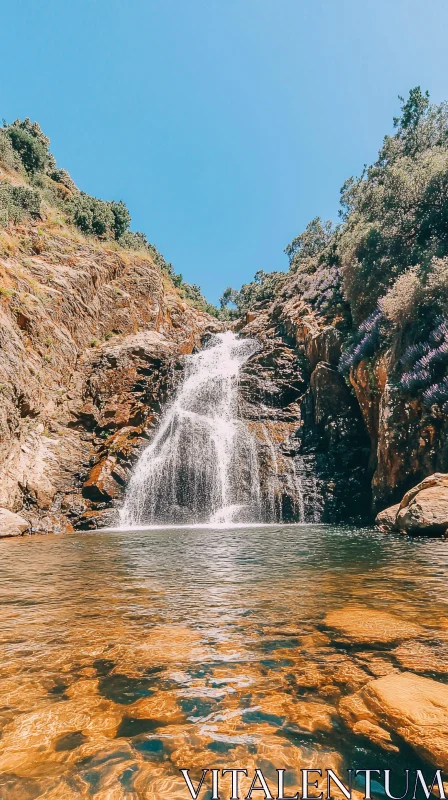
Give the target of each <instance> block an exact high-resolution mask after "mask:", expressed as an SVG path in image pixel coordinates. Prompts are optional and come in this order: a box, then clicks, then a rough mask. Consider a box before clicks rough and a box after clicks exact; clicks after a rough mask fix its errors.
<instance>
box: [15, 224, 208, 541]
mask: <svg viewBox="0 0 448 800" xmlns="http://www.w3.org/2000/svg"><path fill="white" fill-rule="evenodd" d="M1 237H2V240H1V248H2V249H1V257H0V391H1V394H2V402H1V404H0V439H1V442H2V447H1V451H0V507H3V508H6V509H8V510H9V511H11V512H20V515H21V517H25V518H26V520H28V522H29V525H30V528H31V530H33V529H34V530H42V531H61V530H71V529H72V526H75V527H77V528H88V527H97V526H99V525H100V524H104V522H105V521H107V519H110V518H111V517H110V507H111V505H112V504H113V501H114V500H115V499H116V498H117V497H118V496H119V494H120V492H121V490H122V487H123V485H124V484H125V482H126V479H127V472H128V469H129V466H130V464H131V463H132V460H133V457H134V454H135V453H136V452H138V450H139V448H140V447H141V446H142V443H144V441H145V439H146V438H147V437H148V435H149V431H150V429H151V427H152V426H153V425H154V423H155V421H156V420H157V417H158V414H159V411H160V405H161V403H162V402H163V399H164V397H165V396H166V391H167V386H168V384H169V381H170V379H171V376H172V374H173V372H174V373H175V371H176V366H177V365H178V362H179V358H181V356H182V355H183V354H185V353H189V352H191V351H192V349H193V348H194V347H196V346H198V345H200V342H201V339H202V337H203V336H204V335H205V334H207V333H209V332H210V331H212V330H217V329H219V328H220V323H218V322H217V320H216V319H214V318H213V317H210V316H209V315H208V314H206V313H203V312H201V311H198V310H196V309H195V308H193V307H192V306H191V305H189V304H188V303H187V302H186V301H185V300H184V299H182V298H181V297H180V295H179V293H178V291H177V290H176V289H175V287H174V286H173V284H172V282H171V280H170V279H169V277H168V276H167V275H165V274H164V273H163V272H162V271H161V269H160V268H159V267H158V266H157V265H156V264H155V263H154V260H153V259H152V258H151V256H150V254H147V255H146V254H143V253H136V252H134V251H126V250H123V249H121V248H118V247H113V246H111V245H106V244H103V243H101V242H100V241H95V240H94V239H93V238H92V239H87V238H85V237H83V236H82V235H81V234H78V233H76V232H74V231H73V230H72V229H70V228H68V227H67V228H64V227H63V226H61V225H60V224H59V223H54V222H53V221H52V219H51V216H50V215H44V216H43V217H42V218H41V219H39V220H35V221H28V222H27V223H23V224H19V225H15V226H11V225H9V226H8V228H7V229H5V230H4V231H3V232H2V234H1ZM108 509H109V511H108V514H109V516H108V514H107V513H105V512H106V511H107V510H108ZM17 530H18V531H20V532H21V531H23V519H22V523H21V525H18V527H17Z"/></svg>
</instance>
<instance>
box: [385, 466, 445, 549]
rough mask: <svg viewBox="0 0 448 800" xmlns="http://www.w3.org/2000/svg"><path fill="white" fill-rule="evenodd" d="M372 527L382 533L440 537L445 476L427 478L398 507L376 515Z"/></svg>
mask: <svg viewBox="0 0 448 800" xmlns="http://www.w3.org/2000/svg"><path fill="white" fill-rule="evenodd" d="M376 523H377V525H378V526H379V527H380V528H382V529H383V530H396V531H401V532H403V533H410V534H427V535H429V536H440V535H444V534H445V533H447V531H448V475H445V474H442V473H436V474H435V475H430V476H428V478H425V479H424V480H423V481H421V482H420V483H419V484H417V486H414V488H413V489H411V490H410V491H409V492H406V494H405V495H404V497H403V499H402V501H401V503H399V504H398V505H395V506H391V507H390V508H387V509H385V510H384V511H382V512H380V513H379V514H378V515H377V518H376Z"/></svg>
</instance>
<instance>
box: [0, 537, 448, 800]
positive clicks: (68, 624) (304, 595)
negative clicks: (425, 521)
mask: <svg viewBox="0 0 448 800" xmlns="http://www.w3.org/2000/svg"><path fill="white" fill-rule="evenodd" d="M1 553H2V559H1V566H0V587H1V589H0V591H1V595H0V599H1V628H0V636H1V648H2V649H1V652H2V658H1V663H0V691H1V703H0V706H1V711H0V722H1V726H2V739H1V748H0V775H1V777H0V797H1V798H2V800H3V798H5V799H6V800H32V799H33V798H45V800H48V799H49V800H72V799H73V798H95V799H96V800H134V799H136V800H139V799H140V798H142V799H145V800H146V799H147V798H151V800H156V798H157V800H173V798H174V800H180V799H181V798H183V800H185V799H186V798H187V797H188V794H187V793H186V789H185V785H184V783H183V781H182V779H180V777H179V768H180V767H190V768H191V770H192V773H193V774H194V775H196V774H197V773H198V771H199V774H200V771H201V769H202V767H203V766H204V767H210V768H211V767H220V768H222V767H234V766H240V767H247V768H249V769H251V768H253V767H254V766H255V765H257V766H259V767H262V768H263V770H264V773H265V775H266V776H267V777H268V778H269V776H271V775H272V773H273V770H274V767H278V768H280V767H285V768H286V767H287V768H288V774H290V780H291V782H292V784H293V785H294V782H295V785H298V777H297V775H298V770H299V768H300V767H306V766H310V765H313V764H314V765H316V764H318V765H321V766H322V765H323V766H325V767H333V768H335V769H336V770H337V771H338V774H343V770H344V769H345V768H346V767H347V766H356V765H357V766H358V767H359V768H361V767H366V766H370V767H372V766H377V765H378V766H380V767H381V766H384V764H386V765H389V766H391V762H392V761H393V764H392V766H393V767H394V768H395V767H396V765H397V764H399V763H400V759H401V760H402V762H405V761H407V764H406V765H407V766H409V763H411V764H412V765H415V763H416V757H415V756H414V755H412V756H409V753H407V752H406V750H405V749H404V748H403V749H402V752H401V753H400V755H399V756H396V755H393V757H392V758H391V757H390V756H387V755H384V754H383V753H382V752H381V751H379V750H378V751H375V750H373V749H372V747H371V746H370V745H369V744H368V743H367V742H366V741H365V740H363V739H357V738H355V737H353V736H351V735H350V734H348V733H347V731H346V729H345V728H344V726H343V723H342V721H341V719H340V718H339V716H338V711H337V708H338V703H339V700H340V698H341V696H344V694H348V693H352V692H353V691H355V689H356V687H357V686H359V683H360V682H363V681H367V680H371V679H372V678H373V677H374V676H373V674H372V664H373V661H372V660H371V659H373V658H379V659H382V661H383V662H388V661H389V662H392V663H394V665H395V666H397V664H396V663H395V661H394V656H393V654H392V652H391V651H392V646H391V647H389V646H386V647H384V648H382V649H381V650H380V651H378V652H376V651H375V650H374V649H372V648H370V649H369V648H366V647H365V646H352V647H347V648H344V647H336V646H335V644H334V642H332V641H331V637H327V636H326V635H324V633H323V632H322V631H323V624H322V623H323V618H324V616H325V614H326V613H327V612H328V611H330V610H331V609H334V608H339V607H343V606H345V605H346V604H347V603H356V604H357V605H363V606H367V607H370V608H375V609H387V610H388V611H390V612H392V613H394V614H396V615H397V616H398V617H400V618H401V619H406V620H412V621H414V620H418V621H419V622H420V623H422V624H426V625H429V626H431V627H432V629H433V635H434V636H440V639H441V640H443V637H444V638H445V640H446V638H447V627H446V625H447V618H448V605H447V601H446V574H447V573H446V567H447V561H448V550H447V545H446V543H445V542H443V541H437V540H424V539H419V540H417V539H413V540H412V539H407V538H403V537H398V536H397V537H394V536H385V535H383V534H381V533H379V532H376V531H370V530H355V529H353V530H352V529H343V528H335V527H330V526H309V525H308V526H307V525H303V526H298V525H296V526H282V527H280V526H272V527H252V528H251V527H246V528H233V529H225V528H222V527H221V528H210V527H208V528H189V529H179V528H177V529H176V528H171V529H153V530H150V531H145V530H138V531H119V532H109V533H107V532H91V533H85V534H82V535H76V536H61V537H56V536H48V537H38V538H32V537H29V538H22V539H18V540H11V541H4V542H2V543H1ZM366 650H367V655H366ZM369 665H370V666H369ZM441 679H443V678H440V676H439V677H438V680H441ZM297 703H298V704H299V705H297ZM293 707H294V708H295V709H296V711H295V714H294V716H293V717H291V708H293ZM300 709H302V712H301V711H300ZM300 714H302V716H300ZM274 774H275V773H274ZM222 797H223V800H226V797H227V795H226V794H225V792H223V793H222Z"/></svg>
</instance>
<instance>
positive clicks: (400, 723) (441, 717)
mask: <svg viewBox="0 0 448 800" xmlns="http://www.w3.org/2000/svg"><path fill="white" fill-rule="evenodd" d="M339 711H340V713H341V716H342V717H343V719H345V721H346V722H347V723H348V724H349V726H350V727H351V728H352V730H354V731H355V732H357V730H358V732H359V724H360V723H361V722H364V723H366V722H368V723H371V724H374V725H377V726H378V727H381V728H382V729H383V730H386V731H388V732H389V735H390V734H391V733H392V734H395V735H397V736H399V737H401V738H402V739H404V741H405V742H406V743H407V744H408V745H410V746H411V747H412V748H413V749H414V750H415V751H416V752H417V753H418V755H419V756H420V757H422V758H424V759H425V760H427V761H429V762H430V763H431V764H433V765H434V766H436V767H440V768H441V769H442V770H446V769H447V768H448V729H447V724H446V723H447V719H448V686H447V685H446V684H443V683H439V682H438V681H434V680H432V679H430V678H423V677H421V676H420V675H414V674H412V673H411V672H403V673H394V674H390V675H386V676H385V677H383V678H379V679H378V680H375V681H371V682H370V683H368V684H367V685H366V686H364V687H363V689H361V691H360V692H358V693H357V694H356V695H354V696H352V697H348V698H345V700H343V701H341V704H340V707H339ZM365 730H366V734H367V733H368V729H367V728H366V729H365ZM369 738H372V737H369ZM386 741H387V739H386ZM377 743H380V740H379V739H378V741H377ZM383 746H384V745H383ZM388 749H389V748H388Z"/></svg>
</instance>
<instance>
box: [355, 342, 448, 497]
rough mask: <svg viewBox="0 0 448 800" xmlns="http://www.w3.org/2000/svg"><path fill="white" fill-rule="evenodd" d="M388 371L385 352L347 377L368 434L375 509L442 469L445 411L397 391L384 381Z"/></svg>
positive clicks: (447, 435) (447, 441)
mask: <svg viewBox="0 0 448 800" xmlns="http://www.w3.org/2000/svg"><path fill="white" fill-rule="evenodd" d="M393 370H394V365H393V363H392V361H391V356H388V357H382V358H381V359H380V360H379V361H378V362H377V363H376V364H375V365H373V367H372V365H369V364H368V363H367V362H365V361H361V362H360V364H358V365H357V366H356V367H355V368H354V369H352V370H351V375H350V381H351V384H352V386H353V388H354V391H355V393H356V396H357V399H358V402H359V406H360V409H361V411H362V414H363V417H364V421H365V425H366V428H367V430H368V433H369V439H370V447H371V452H370V469H371V472H372V475H373V478H372V489H373V498H374V505H375V507H376V509H381V507H384V506H385V505H387V504H389V505H390V504H391V503H396V502H398V501H399V500H400V498H401V496H402V494H403V492H404V491H406V489H408V488H410V487H412V486H414V485H415V484H416V483H418V481H420V480H422V478H424V477H425V476H426V475H431V474H432V473H434V472H438V471H439V472H447V471H448V420H447V417H446V415H444V414H442V412H441V411H440V410H439V409H437V407H435V406H434V407H433V408H431V409H425V408H424V406H423V405H422V403H421V401H420V400H418V399H415V398H409V397H406V396H405V395H403V393H402V391H401V389H399V387H397V386H396V385H394V382H393V381H392V380H391V379H390V375H391V374H392V373H393Z"/></svg>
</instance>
